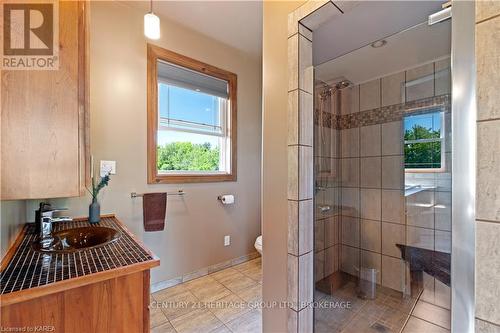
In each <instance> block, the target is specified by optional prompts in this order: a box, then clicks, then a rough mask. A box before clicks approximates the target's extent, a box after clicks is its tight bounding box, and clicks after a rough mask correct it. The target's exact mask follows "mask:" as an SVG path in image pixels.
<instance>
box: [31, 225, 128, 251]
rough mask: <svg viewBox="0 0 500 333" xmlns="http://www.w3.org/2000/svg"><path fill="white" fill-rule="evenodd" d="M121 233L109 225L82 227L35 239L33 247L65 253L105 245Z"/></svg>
mask: <svg viewBox="0 0 500 333" xmlns="http://www.w3.org/2000/svg"><path fill="white" fill-rule="evenodd" d="M120 236H121V233H120V232H119V231H118V230H116V229H113V228H107V227H82V228H74V229H68V230H61V231H56V232H53V233H52V238H49V239H45V240H43V242H42V243H40V242H39V241H35V242H34V243H33V249H34V250H35V251H40V252H51V253H65V252H75V251H82V250H87V249H91V248H95V247H99V246H104V245H106V244H109V243H111V242H114V241H115V240H117V239H118V238H120Z"/></svg>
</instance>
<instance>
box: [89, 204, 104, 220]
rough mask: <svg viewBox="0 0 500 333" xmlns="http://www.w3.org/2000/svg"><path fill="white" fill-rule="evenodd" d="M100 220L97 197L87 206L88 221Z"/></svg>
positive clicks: (99, 207) (99, 206)
mask: <svg viewBox="0 0 500 333" xmlns="http://www.w3.org/2000/svg"><path fill="white" fill-rule="evenodd" d="M100 221H101V205H99V202H97V199H93V200H92V203H91V204H90V206H89V223H99V222H100Z"/></svg>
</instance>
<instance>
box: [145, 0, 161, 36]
mask: <svg viewBox="0 0 500 333" xmlns="http://www.w3.org/2000/svg"><path fill="white" fill-rule="evenodd" d="M144 35H145V36H146V37H147V38H149V39H160V18H159V17H158V16H156V15H155V14H153V0H151V5H150V11H149V13H147V14H146V15H144Z"/></svg>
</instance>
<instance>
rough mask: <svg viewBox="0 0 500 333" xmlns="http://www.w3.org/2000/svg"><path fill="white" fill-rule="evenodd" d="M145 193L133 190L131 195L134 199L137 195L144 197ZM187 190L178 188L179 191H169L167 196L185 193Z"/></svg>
mask: <svg viewBox="0 0 500 333" xmlns="http://www.w3.org/2000/svg"><path fill="white" fill-rule="evenodd" d="M144 194H145V193H136V192H132V193H130V197H131V198H132V199H133V198H137V197H142V196H144ZM185 194H186V192H184V190H178V191H177V192H167V196H170V195H180V196H182V195H185Z"/></svg>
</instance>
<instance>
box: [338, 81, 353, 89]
mask: <svg viewBox="0 0 500 333" xmlns="http://www.w3.org/2000/svg"><path fill="white" fill-rule="evenodd" d="M351 84H352V82H351V81H349V80H342V81H340V82H338V83H337V84H336V85H335V88H336V89H344V88H347V87H349V86H350V85H351Z"/></svg>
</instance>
